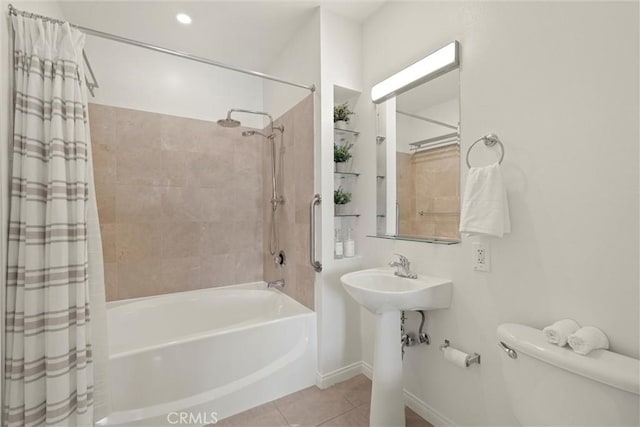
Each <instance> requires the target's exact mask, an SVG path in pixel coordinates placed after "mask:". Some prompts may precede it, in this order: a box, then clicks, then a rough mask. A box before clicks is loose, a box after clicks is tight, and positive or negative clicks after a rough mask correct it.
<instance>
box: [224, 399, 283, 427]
mask: <svg viewBox="0 0 640 427" xmlns="http://www.w3.org/2000/svg"><path fill="white" fill-rule="evenodd" d="M215 425H216V426H223V427H287V426H288V424H287V421H286V420H285V419H284V417H283V416H282V414H281V413H280V411H279V410H278V408H277V407H276V405H275V404H274V403H273V402H269V403H266V404H264V405H261V406H258V407H256V408H253V409H249V410H248V411H245V412H242V413H240V414H237V415H234V416H232V417H229V418H225V419H224V420H221V421H220V422H218V423H217V424H215Z"/></svg>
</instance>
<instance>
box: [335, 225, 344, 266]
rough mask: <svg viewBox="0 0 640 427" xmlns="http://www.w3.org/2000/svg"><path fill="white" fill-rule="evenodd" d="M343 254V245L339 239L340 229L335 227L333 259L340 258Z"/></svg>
mask: <svg viewBox="0 0 640 427" xmlns="http://www.w3.org/2000/svg"><path fill="white" fill-rule="evenodd" d="M343 255H344V246H343V244H342V240H341V239H340V229H339V228H336V239H335V253H334V258H335V259H341V258H342V257H343Z"/></svg>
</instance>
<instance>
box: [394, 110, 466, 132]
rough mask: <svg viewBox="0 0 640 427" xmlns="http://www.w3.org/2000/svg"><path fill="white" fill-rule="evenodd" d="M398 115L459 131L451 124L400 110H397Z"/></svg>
mask: <svg viewBox="0 0 640 427" xmlns="http://www.w3.org/2000/svg"><path fill="white" fill-rule="evenodd" d="M396 113H398V114H402V115H403V116H407V117H413V118H414V119H418V120H423V121H425V122H429V123H433V124H436V125H440V126H444V127H447V128H449V129H455V130H458V126H454V125H450V124H449V123H445V122H441V121H438V120H434V119H430V118H428V117H423V116H419V115H417V114H413V113H407V112H406V111H400V110H396Z"/></svg>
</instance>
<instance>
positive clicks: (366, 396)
mask: <svg viewBox="0 0 640 427" xmlns="http://www.w3.org/2000/svg"><path fill="white" fill-rule="evenodd" d="M333 387H335V388H336V389H337V390H340V391H341V392H342V393H343V396H344V397H345V399H347V400H348V401H349V402H351V404H352V405H353V406H360V405H362V404H364V403H369V402H371V380H370V379H369V378H367V377H366V376H364V375H357V376H355V377H353V378H350V379H348V380H347V381H344V382H341V383H338V384H336V385H334V386H333Z"/></svg>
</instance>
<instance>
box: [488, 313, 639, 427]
mask: <svg viewBox="0 0 640 427" xmlns="http://www.w3.org/2000/svg"><path fill="white" fill-rule="evenodd" d="M497 335H498V346H499V348H500V349H501V350H502V351H500V353H501V364H502V371H503V374H504V380H505V382H506V386H507V392H508V394H509V398H510V400H511V406H512V409H513V412H514V414H515V416H516V418H517V419H518V421H519V422H520V423H521V424H522V425H525V426H542V425H546V426H571V425H573V426H578V425H579V426H584V425H593V426H626V425H629V426H638V425H640V416H639V411H640V409H639V407H640V361H639V360H637V359H633V358H631V357H627V356H623V355H620V354H617V353H613V352H611V351H606V350H596V351H593V352H591V353H590V354H589V355H587V356H581V355H579V354H576V353H574V352H573V350H571V348H570V347H558V346H557V345H554V344H550V343H549V342H547V340H546V339H545V337H544V334H543V333H542V331H541V330H539V329H535V328H531V327H529V326H525V325H519V324H513V323H507V324H502V325H500V326H499V327H498V329H497Z"/></svg>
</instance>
